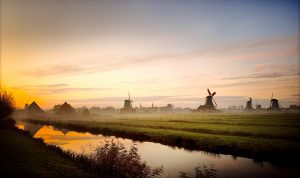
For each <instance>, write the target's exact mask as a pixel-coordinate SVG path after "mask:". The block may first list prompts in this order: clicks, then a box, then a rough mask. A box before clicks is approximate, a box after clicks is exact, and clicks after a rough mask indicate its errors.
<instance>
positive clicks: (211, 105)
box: [197, 89, 218, 111]
mask: <svg viewBox="0 0 300 178" xmlns="http://www.w3.org/2000/svg"><path fill="white" fill-rule="evenodd" d="M207 92H208V96H206V101H205V104H204V105H200V106H199V107H198V108H197V111H218V110H217V109H216V107H217V103H216V101H215V100H214V98H213V97H214V96H215V95H216V92H213V93H211V92H210V90H209V89H207Z"/></svg>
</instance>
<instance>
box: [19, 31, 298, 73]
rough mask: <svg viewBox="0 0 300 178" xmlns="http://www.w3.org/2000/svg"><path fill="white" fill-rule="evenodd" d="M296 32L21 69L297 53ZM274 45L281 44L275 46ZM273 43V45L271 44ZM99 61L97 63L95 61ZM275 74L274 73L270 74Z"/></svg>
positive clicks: (102, 68) (103, 67)
mask: <svg viewBox="0 0 300 178" xmlns="http://www.w3.org/2000/svg"><path fill="white" fill-rule="evenodd" d="M298 36H299V34H297V35H293V36H287V37H281V38H271V39H265V40H258V41H246V42H242V43H235V44H229V45H223V46H214V47H208V48H203V49H199V50H195V51H189V52H185V53H178V54H160V55H146V56H134V55H133V56H124V57H123V58H122V59H121V60H120V59H101V60H100V59H97V58H95V59H94V60H89V62H86V60H83V61H79V62H77V63H72V64H66V63H61V64H56V65H50V66H43V67H40V68H33V69H29V70H26V71H23V72H22V73H23V74H25V75H28V76H32V77H45V76H58V75H74V74H84V73H99V72H106V71H112V70H118V69H124V68H127V67H131V66H134V65H143V64H147V63H153V62H158V61H159V62H162V61H168V60H172V62H174V61H176V60H177V61H181V60H204V59H206V58H207V57H209V58H214V59H215V60H216V61H220V62H231V61H243V60H253V59H257V60H259V59H272V58H278V57H291V56H299V49H298V48H299V46H298V45H299V44H298V38H297V37H298ZM278 46H283V47H280V48H278ZM274 47H275V48H274ZM99 61H101V64H100V63H99ZM273 75H278V74H273Z"/></svg>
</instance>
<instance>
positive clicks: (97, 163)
mask: <svg viewBox="0 0 300 178" xmlns="http://www.w3.org/2000/svg"><path fill="white" fill-rule="evenodd" d="M87 158H88V159H89V160H91V161H92V167H94V168H96V169H97V171H98V173H99V174H101V173H104V174H107V173H108V174H110V175H114V176H116V177H139V178H144V177H157V176H159V175H160V174H161V173H162V172H163V168H162V167H158V168H154V169H152V168H151V167H150V166H148V165H147V164H146V163H145V162H142V161H141V157H140V155H139V154H138V149H137V147H135V146H132V147H131V148H130V150H127V149H126V148H125V147H124V145H123V144H121V143H119V142H114V141H105V144H104V145H103V146H101V147H98V148H96V149H95V151H94V152H93V153H91V154H88V155H87Z"/></svg>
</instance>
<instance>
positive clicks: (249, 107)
mask: <svg viewBox="0 0 300 178" xmlns="http://www.w3.org/2000/svg"><path fill="white" fill-rule="evenodd" d="M245 110H248V111H251V110H253V107H252V98H249V101H247V103H246V108H245Z"/></svg>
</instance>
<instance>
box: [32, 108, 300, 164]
mask: <svg viewBox="0 0 300 178" xmlns="http://www.w3.org/2000/svg"><path fill="white" fill-rule="evenodd" d="M298 117H299V115H298V114H292V113H272V114H240V115H235V114H226V115H222V114H215V115H211V114H207V115H205V114H204V115H203V114H198V115H195V114H189V115H182V114H181V115H118V116H112V117H108V116H105V117H90V118H88V119H86V120H85V121H83V120H57V119H55V120H54V119H47V120H45V119H27V121H28V122H32V123H36V124H37V123H39V124H48V125H53V126H55V127H60V128H67V129H71V130H76V131H84V132H87V131H88V132H91V133H95V134H104V135H115V136H119V137H125V138H130V139H134V140H139V141H153V142H159V143H163V144H166V145H170V146H178V147H183V148H187V149H191V150H204V151H209V152H213V153H222V154H231V155H233V156H241V157H247V158H253V159H255V160H263V161H270V162H273V163H275V164H284V165H287V166H290V164H291V165H294V164H297V162H296V161H297V155H299V150H300V142H299V135H300V123H299V119H298ZM294 161H295V162H294Z"/></svg>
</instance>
